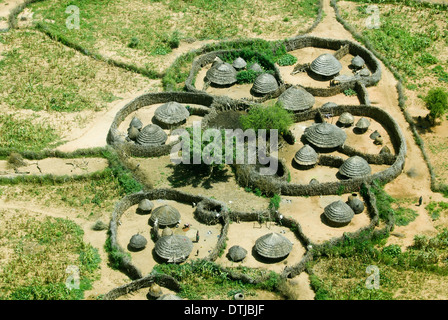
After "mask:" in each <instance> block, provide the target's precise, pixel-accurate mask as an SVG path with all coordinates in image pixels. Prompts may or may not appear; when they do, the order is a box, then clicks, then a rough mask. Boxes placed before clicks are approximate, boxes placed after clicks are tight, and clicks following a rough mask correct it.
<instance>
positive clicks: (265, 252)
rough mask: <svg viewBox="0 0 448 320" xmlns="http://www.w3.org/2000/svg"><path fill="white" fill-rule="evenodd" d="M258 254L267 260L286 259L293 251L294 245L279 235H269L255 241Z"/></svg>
mask: <svg viewBox="0 0 448 320" xmlns="http://www.w3.org/2000/svg"><path fill="white" fill-rule="evenodd" d="M255 250H256V252H257V253H258V254H259V255H260V256H262V257H265V258H269V259H279V258H284V257H286V256H287V255H288V254H289V253H290V252H291V250H292V243H291V241H289V240H288V239H287V238H285V237H284V236H282V235H281V234H279V233H274V232H273V233H268V234H265V235H264V236H261V237H260V238H258V239H257V241H255Z"/></svg>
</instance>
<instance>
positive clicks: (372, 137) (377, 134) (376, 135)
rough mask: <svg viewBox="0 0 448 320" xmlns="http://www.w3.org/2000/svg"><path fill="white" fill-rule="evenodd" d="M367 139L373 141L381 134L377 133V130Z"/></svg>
mask: <svg viewBox="0 0 448 320" xmlns="http://www.w3.org/2000/svg"><path fill="white" fill-rule="evenodd" d="M369 137H370V139H372V140H375V139H376V138H378V137H381V134H380V133H379V132H378V130H375V131H373V132H372V133H371V134H370V136H369Z"/></svg>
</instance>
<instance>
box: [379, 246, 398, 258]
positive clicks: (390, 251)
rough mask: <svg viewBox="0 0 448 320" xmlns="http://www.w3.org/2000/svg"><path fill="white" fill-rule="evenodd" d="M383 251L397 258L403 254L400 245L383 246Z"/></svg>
mask: <svg viewBox="0 0 448 320" xmlns="http://www.w3.org/2000/svg"><path fill="white" fill-rule="evenodd" d="M383 253H384V254H386V255H388V256H391V257H394V258H395V257H398V256H399V255H400V254H401V248H400V246H399V245H396V244H391V245H389V246H387V247H384V248H383Z"/></svg>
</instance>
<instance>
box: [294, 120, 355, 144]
mask: <svg viewBox="0 0 448 320" xmlns="http://www.w3.org/2000/svg"><path fill="white" fill-rule="evenodd" d="M303 134H304V136H305V138H306V140H307V141H308V142H309V143H311V144H312V145H314V146H316V147H318V148H323V149H331V148H336V147H339V146H341V145H343V144H344V142H345V140H346V139H347V134H346V133H345V132H344V130H342V129H341V128H339V127H337V126H335V125H334V124H331V123H327V122H322V123H318V124H313V125H312V126H309V127H307V128H306V129H305V131H304V133H303Z"/></svg>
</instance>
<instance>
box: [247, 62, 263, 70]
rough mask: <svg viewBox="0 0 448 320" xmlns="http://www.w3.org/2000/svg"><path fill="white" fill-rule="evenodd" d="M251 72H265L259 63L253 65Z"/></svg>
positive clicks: (250, 68)
mask: <svg viewBox="0 0 448 320" xmlns="http://www.w3.org/2000/svg"><path fill="white" fill-rule="evenodd" d="M249 70H253V71H255V72H263V68H262V67H261V66H260V65H259V64H258V63H257V62H255V63H254V64H253V65H251V66H250V67H249Z"/></svg>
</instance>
